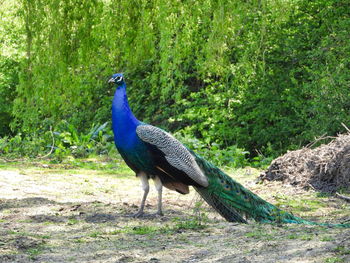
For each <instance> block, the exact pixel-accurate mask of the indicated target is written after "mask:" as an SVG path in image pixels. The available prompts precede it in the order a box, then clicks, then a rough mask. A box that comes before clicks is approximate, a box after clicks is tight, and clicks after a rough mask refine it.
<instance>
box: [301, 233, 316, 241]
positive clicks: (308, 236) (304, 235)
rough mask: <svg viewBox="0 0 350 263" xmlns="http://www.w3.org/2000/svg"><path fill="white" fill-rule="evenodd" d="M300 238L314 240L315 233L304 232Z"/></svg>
mask: <svg viewBox="0 0 350 263" xmlns="http://www.w3.org/2000/svg"><path fill="white" fill-rule="evenodd" d="M299 239H300V240H312V239H313V235H311V234H303V235H301V236H300V237H299Z"/></svg>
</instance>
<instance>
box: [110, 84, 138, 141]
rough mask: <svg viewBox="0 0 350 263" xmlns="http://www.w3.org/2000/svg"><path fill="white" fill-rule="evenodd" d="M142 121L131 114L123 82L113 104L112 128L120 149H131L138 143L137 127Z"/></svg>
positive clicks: (116, 92)
mask: <svg viewBox="0 0 350 263" xmlns="http://www.w3.org/2000/svg"><path fill="white" fill-rule="evenodd" d="M138 125H140V121H139V120H137V119H136V117H135V116H134V114H133V113H132V112H131V110H130V107H129V103H128V97H127V95H126V84H125V82H122V83H121V84H119V85H118V86H117V89H116V91H115V94H114V98H113V102H112V128H113V132H114V141H115V144H116V146H117V147H118V148H129V147H132V145H133V144H134V143H135V142H136V127H137V126H138Z"/></svg>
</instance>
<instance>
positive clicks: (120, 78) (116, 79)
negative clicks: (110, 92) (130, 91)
mask: <svg viewBox="0 0 350 263" xmlns="http://www.w3.org/2000/svg"><path fill="white" fill-rule="evenodd" d="M114 80H115V81H122V80H123V77H121V76H119V77H115V79H114Z"/></svg>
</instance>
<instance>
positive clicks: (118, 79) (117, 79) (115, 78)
mask: <svg viewBox="0 0 350 263" xmlns="http://www.w3.org/2000/svg"><path fill="white" fill-rule="evenodd" d="M123 82H124V76H123V74H122V73H116V74H113V75H112V77H111V78H110V79H109V80H108V83H114V84H117V85H118V86H119V85H121V84H123Z"/></svg>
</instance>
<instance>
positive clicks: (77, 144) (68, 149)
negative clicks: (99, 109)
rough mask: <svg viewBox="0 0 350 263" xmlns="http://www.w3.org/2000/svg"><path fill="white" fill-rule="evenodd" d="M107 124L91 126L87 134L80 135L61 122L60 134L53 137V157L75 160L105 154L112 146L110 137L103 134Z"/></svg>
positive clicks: (74, 128) (71, 127) (74, 129)
mask: <svg viewBox="0 0 350 263" xmlns="http://www.w3.org/2000/svg"><path fill="white" fill-rule="evenodd" d="M107 124H108V122H105V123H104V124H102V125H93V126H92V127H91V128H90V130H88V131H87V133H82V132H79V131H78V130H77V128H76V127H75V126H73V125H72V124H70V123H68V122H67V121H62V122H61V123H60V124H59V125H58V130H59V131H60V132H54V133H53V134H54V136H55V145H54V147H55V155H56V156H62V157H63V156H66V155H72V156H73V157H76V158H83V157H88V156H89V154H91V153H95V154H107V153H108V152H109V150H111V148H112V147H114V145H113V144H112V143H111V141H113V139H112V135H111V134H110V133H111V131H109V133H104V131H105V130H106V126H107Z"/></svg>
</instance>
